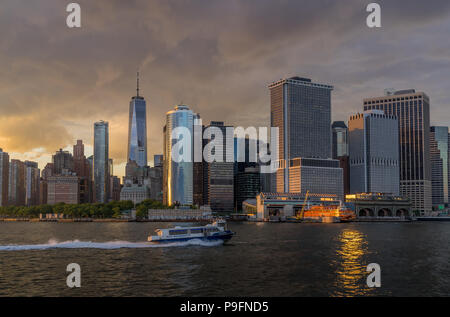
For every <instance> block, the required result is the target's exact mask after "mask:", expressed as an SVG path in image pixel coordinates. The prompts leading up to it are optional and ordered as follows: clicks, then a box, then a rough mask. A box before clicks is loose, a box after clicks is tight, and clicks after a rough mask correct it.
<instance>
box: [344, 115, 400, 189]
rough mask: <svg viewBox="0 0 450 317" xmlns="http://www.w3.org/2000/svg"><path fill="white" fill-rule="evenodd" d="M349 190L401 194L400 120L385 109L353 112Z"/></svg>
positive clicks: (350, 121)
mask: <svg viewBox="0 0 450 317" xmlns="http://www.w3.org/2000/svg"><path fill="white" fill-rule="evenodd" d="M348 128H349V132H348V135H349V144H350V193H389V194H393V195H396V196H398V195H399V186H400V166H399V165H400V162H399V155H398V120H397V118H396V117H394V116H391V115H385V114H384V112H383V111H382V110H371V111H366V112H364V113H362V114H357V115H353V116H351V117H350V120H349V122H348Z"/></svg>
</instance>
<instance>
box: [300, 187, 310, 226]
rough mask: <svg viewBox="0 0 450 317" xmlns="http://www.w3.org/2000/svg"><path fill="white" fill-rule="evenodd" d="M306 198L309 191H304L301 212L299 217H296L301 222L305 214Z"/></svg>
mask: <svg viewBox="0 0 450 317" xmlns="http://www.w3.org/2000/svg"><path fill="white" fill-rule="evenodd" d="M308 197H309V190H307V191H306V195H305V200H304V201H303V207H302V210H301V211H300V215H297V219H298V220H303V215H304V213H305V207H306V203H307V201H308Z"/></svg>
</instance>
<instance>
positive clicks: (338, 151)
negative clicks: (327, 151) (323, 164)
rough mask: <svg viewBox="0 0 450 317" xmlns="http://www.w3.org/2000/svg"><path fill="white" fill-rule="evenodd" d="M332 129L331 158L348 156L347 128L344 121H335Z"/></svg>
mask: <svg viewBox="0 0 450 317" xmlns="http://www.w3.org/2000/svg"><path fill="white" fill-rule="evenodd" d="M331 130H332V151H331V152H332V158H333V159H339V158H340V157H343V156H348V128H347V125H346V124H345V122H344V121H335V122H333V124H332V125H331Z"/></svg>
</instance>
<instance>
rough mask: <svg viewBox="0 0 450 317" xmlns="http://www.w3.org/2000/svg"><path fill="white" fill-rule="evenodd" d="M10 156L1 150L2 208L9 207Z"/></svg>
mask: <svg viewBox="0 0 450 317" xmlns="http://www.w3.org/2000/svg"><path fill="white" fill-rule="evenodd" d="M8 186H9V155H8V153H6V152H3V150H2V149H0V206H6V205H8Z"/></svg>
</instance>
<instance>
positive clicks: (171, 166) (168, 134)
mask: <svg viewBox="0 0 450 317" xmlns="http://www.w3.org/2000/svg"><path fill="white" fill-rule="evenodd" d="M198 118H199V115H197V114H196V113H194V112H193V111H192V110H191V109H189V107H188V106H186V105H178V106H176V107H175V109H174V110H171V111H169V112H167V114H166V125H165V127H164V163H163V168H164V175H163V177H164V179H163V192H164V203H165V204H167V205H169V206H170V205H173V204H176V203H178V204H181V205H191V204H193V164H194V163H193V157H194V155H193V153H194V139H193V137H194V120H195V119H198ZM176 128H184V129H185V131H189V133H190V139H188V140H184V144H186V145H190V146H191V153H190V154H189V153H188V152H183V155H185V156H189V157H188V158H187V160H186V161H185V160H180V161H178V160H177V159H176V158H174V157H172V148H173V146H174V145H175V144H177V143H178V142H179V141H180V140H178V139H172V132H173V131H174V130H175V129H176ZM183 151H187V149H186V148H183ZM187 154H189V155H187ZM177 161H178V162H177Z"/></svg>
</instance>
